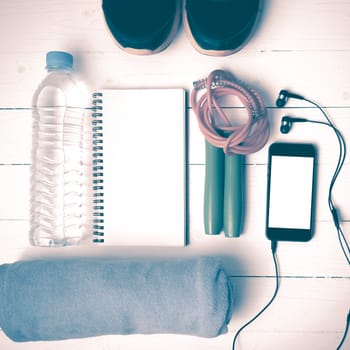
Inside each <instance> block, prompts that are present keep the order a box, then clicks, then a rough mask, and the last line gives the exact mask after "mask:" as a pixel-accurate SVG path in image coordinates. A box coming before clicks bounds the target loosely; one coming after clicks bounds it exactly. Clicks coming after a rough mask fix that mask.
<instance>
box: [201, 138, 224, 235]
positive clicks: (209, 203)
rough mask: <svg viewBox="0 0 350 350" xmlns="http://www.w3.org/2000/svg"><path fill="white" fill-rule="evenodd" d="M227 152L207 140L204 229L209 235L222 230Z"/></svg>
mask: <svg viewBox="0 0 350 350" xmlns="http://www.w3.org/2000/svg"><path fill="white" fill-rule="evenodd" d="M224 164H225V154H224V152H223V150H222V149H221V148H217V147H215V146H213V145H211V144H210V143H209V142H208V141H205V188H204V229H205V233H206V234H208V235H217V234H219V233H220V232H221V230H222V222H223V196H224Z"/></svg>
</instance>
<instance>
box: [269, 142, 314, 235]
mask: <svg viewBox="0 0 350 350" xmlns="http://www.w3.org/2000/svg"><path fill="white" fill-rule="evenodd" d="M314 173H315V151H314V148H313V146H312V145H309V144H273V145H272V147H271V148H270V154H269V176H268V201H267V203H268V207H267V235H268V237H269V238H271V239H275V240H301V241H306V240H309V239H310V238H311V231H312V226H313V223H312V219H313V207H314Z"/></svg>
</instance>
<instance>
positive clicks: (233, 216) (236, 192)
mask: <svg viewBox="0 0 350 350" xmlns="http://www.w3.org/2000/svg"><path fill="white" fill-rule="evenodd" d="M243 159H244V156H242V155H240V154H233V155H226V156H225V184H224V188H225V192H224V233H225V236H226V237H239V236H240V234H241V230H242V217H243V198H244V194H243V192H244V177H243Z"/></svg>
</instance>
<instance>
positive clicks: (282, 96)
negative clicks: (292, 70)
mask: <svg viewBox="0 0 350 350" xmlns="http://www.w3.org/2000/svg"><path fill="white" fill-rule="evenodd" d="M288 98H296V99H298V100H304V97H303V96H301V95H298V94H294V93H293V92H289V91H287V90H281V91H280V93H279V95H278V98H277V100H276V106H277V107H280V108H281V107H284V106H285V105H286V103H287V101H288Z"/></svg>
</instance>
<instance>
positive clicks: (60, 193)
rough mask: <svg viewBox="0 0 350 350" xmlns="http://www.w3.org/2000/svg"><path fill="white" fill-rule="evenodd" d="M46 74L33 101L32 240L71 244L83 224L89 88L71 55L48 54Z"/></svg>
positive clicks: (78, 238)
mask: <svg viewBox="0 0 350 350" xmlns="http://www.w3.org/2000/svg"><path fill="white" fill-rule="evenodd" d="M46 69H47V71H48V73H47V76H46V78H45V79H44V80H43V81H42V82H41V84H40V85H39V86H38V88H37V90H36V92H35V94H34V96H33V102H32V122H33V127H32V129H33V130H32V135H33V136H32V164H31V189H30V190H31V204H30V219H31V222H30V241H31V244H33V245H38V246H64V245H73V244H76V243H78V242H79V241H80V239H81V236H82V227H83V224H84V222H83V221H84V213H83V206H84V185H83V183H84V177H83V173H84V172H83V162H84V154H83V152H84V144H83V140H84V136H83V131H84V115H85V112H86V109H85V108H86V107H87V103H88V96H89V94H88V90H87V88H86V86H85V85H84V84H83V82H82V81H79V80H77V78H76V76H75V75H74V74H73V56H72V55H71V54H69V53H66V52H61V51H51V52H48V53H47V55H46Z"/></svg>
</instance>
